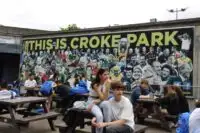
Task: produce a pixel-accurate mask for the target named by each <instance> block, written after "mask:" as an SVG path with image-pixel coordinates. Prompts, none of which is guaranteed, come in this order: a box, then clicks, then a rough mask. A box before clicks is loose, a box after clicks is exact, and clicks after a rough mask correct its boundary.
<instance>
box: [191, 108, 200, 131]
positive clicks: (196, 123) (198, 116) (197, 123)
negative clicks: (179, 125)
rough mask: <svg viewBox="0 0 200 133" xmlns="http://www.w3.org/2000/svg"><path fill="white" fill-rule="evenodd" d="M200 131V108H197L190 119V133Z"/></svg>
mask: <svg viewBox="0 0 200 133" xmlns="http://www.w3.org/2000/svg"><path fill="white" fill-rule="evenodd" d="M198 129H200V108H196V109H195V110H194V111H193V112H192V113H191V114H190V118H189V133H194V131H195V130H198Z"/></svg>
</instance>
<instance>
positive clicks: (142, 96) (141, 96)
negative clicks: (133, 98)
mask: <svg viewBox="0 0 200 133" xmlns="http://www.w3.org/2000/svg"><path fill="white" fill-rule="evenodd" d="M139 98H141V99H145V98H150V96H149V95H140V96H139Z"/></svg>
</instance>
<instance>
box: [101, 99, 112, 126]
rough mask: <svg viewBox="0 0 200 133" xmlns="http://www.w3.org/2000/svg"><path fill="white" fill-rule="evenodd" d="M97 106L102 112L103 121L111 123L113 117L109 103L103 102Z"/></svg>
mask: <svg viewBox="0 0 200 133" xmlns="http://www.w3.org/2000/svg"><path fill="white" fill-rule="evenodd" d="M99 106H100V108H101V109H102V111H103V118H104V121H105V122H111V121H112V120H113V119H114V117H113V113H112V109H111V106H110V102H109V101H103V102H102V103H101V104H100V105H99Z"/></svg>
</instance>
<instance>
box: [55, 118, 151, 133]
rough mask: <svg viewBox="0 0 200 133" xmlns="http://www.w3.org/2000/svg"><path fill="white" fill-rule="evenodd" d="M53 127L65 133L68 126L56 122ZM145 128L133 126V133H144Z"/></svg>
mask: <svg viewBox="0 0 200 133" xmlns="http://www.w3.org/2000/svg"><path fill="white" fill-rule="evenodd" d="M55 126H56V127H57V128H58V129H59V132H60V133H67V128H68V126H67V125H66V124H65V122H64V121H57V123H55ZM147 128H148V127H147V126H145V125H140V124H135V130H134V133H145V132H146V130H147ZM92 133H95V130H93V131H92Z"/></svg>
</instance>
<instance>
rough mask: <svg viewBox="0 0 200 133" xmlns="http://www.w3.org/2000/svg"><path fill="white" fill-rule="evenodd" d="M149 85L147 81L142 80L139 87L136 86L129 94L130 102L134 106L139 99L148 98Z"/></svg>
mask: <svg viewBox="0 0 200 133" xmlns="http://www.w3.org/2000/svg"><path fill="white" fill-rule="evenodd" d="M149 97H150V96H149V83H148V81H147V80H144V79H143V80H142V81H141V83H140V86H136V88H135V89H134V90H133V92H132V94H131V102H132V104H133V105H134V104H135V103H136V102H137V100H138V99H139V98H149Z"/></svg>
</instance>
